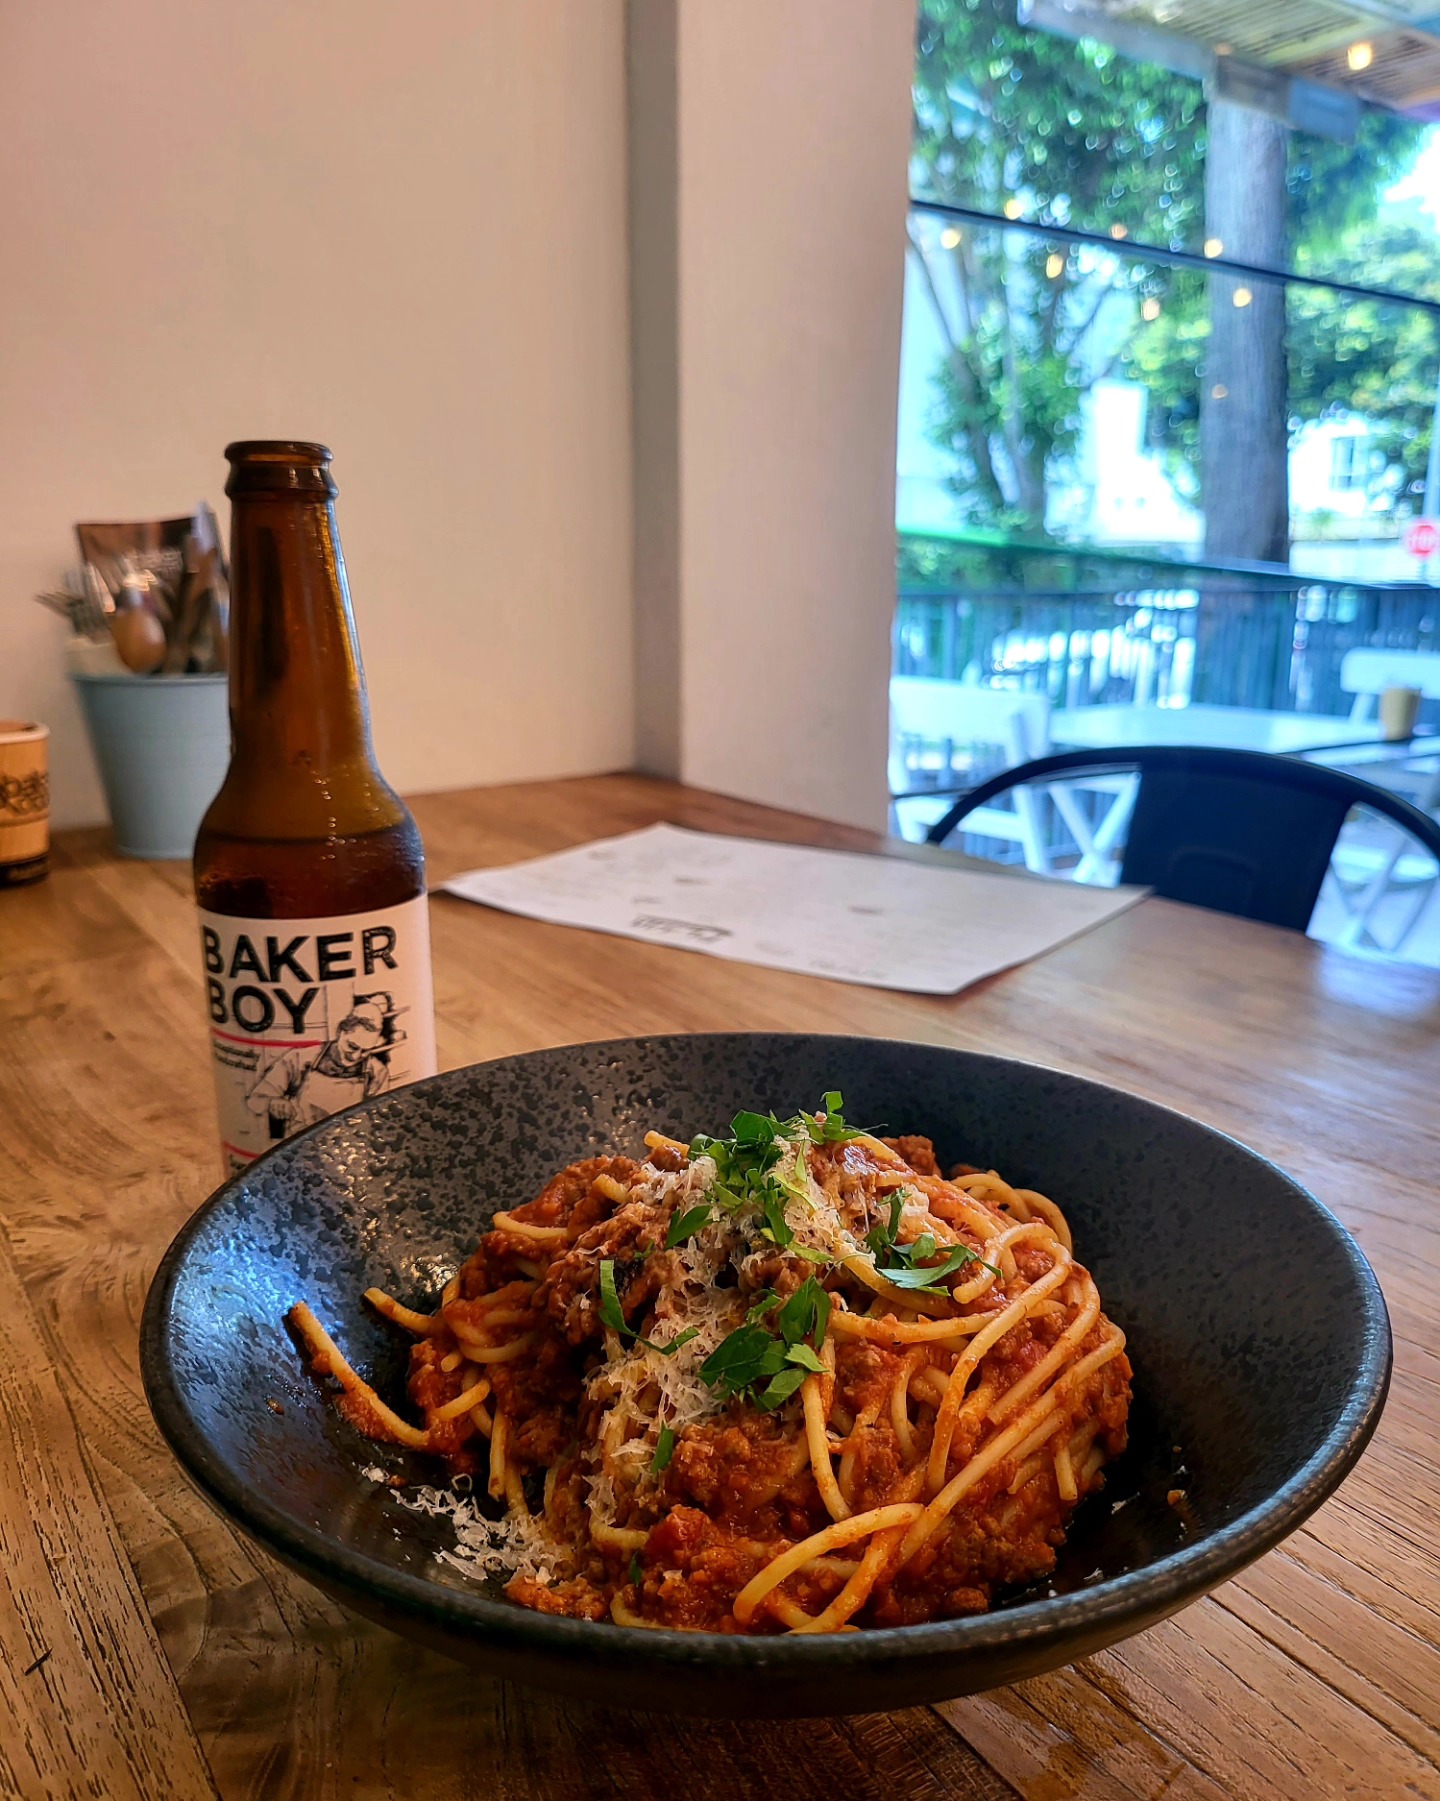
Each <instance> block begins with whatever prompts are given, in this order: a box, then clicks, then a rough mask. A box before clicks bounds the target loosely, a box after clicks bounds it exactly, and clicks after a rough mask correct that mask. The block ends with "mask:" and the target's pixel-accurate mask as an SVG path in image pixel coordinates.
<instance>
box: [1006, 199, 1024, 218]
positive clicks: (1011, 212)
mask: <svg viewBox="0 0 1440 1801" xmlns="http://www.w3.org/2000/svg"><path fill="white" fill-rule="evenodd" d="M1024 211H1025V208H1024V205H1023V204H1022V203H1021V202H1020V201H1018V200H1015V199H1010V200H1007V201H1006V202H1005V217H1006V218H1007V219H1018V218H1019V217H1020V215H1021V213H1023V212H1024Z"/></svg>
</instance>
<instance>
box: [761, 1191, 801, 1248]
mask: <svg viewBox="0 0 1440 1801" xmlns="http://www.w3.org/2000/svg"><path fill="white" fill-rule="evenodd" d="M760 1212H761V1215H762V1217H763V1218H764V1221H765V1224H764V1225H763V1226H762V1227H761V1232H762V1235H763V1236H764V1237H766V1238H768V1239H769V1240H770V1242H771V1243H772V1244H778V1245H779V1247H780V1249H781V1250H782V1251H784V1250H788V1249H789V1248H790V1246H791V1245H792V1244H794V1242H795V1234H794V1233H793V1232H792V1231H791V1229H790V1227H789V1225H788V1223H787V1222H786V1219H785V1198H784V1196H783V1195H782V1194H781V1193H780V1192H779V1190H778V1189H775V1188H765V1189H762V1191H761V1194H760Z"/></svg>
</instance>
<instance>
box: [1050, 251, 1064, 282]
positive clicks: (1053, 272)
mask: <svg viewBox="0 0 1440 1801" xmlns="http://www.w3.org/2000/svg"><path fill="white" fill-rule="evenodd" d="M1045 273H1046V274H1047V275H1048V276H1049V277H1050V279H1051V281H1055V280H1056V279H1057V278H1058V277H1059V276H1061V275H1063V274H1064V273H1065V258H1064V257H1063V256H1061V254H1060V252H1059V251H1058V250H1052V251H1051V252H1050V254H1049V256H1047V257H1046V259H1045Z"/></svg>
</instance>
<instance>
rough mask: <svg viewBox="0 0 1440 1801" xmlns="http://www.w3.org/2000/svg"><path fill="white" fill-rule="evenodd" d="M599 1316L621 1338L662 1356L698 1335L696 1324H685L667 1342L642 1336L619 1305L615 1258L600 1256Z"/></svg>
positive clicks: (673, 1351) (671, 1353)
mask: <svg viewBox="0 0 1440 1801" xmlns="http://www.w3.org/2000/svg"><path fill="white" fill-rule="evenodd" d="M600 1317H601V1319H602V1320H604V1322H605V1324H606V1325H607V1326H608V1327H609V1328H610V1330H611V1331H612V1332H615V1333H618V1334H619V1336H620V1337H621V1338H633V1339H634V1340H635V1342H636V1344H638V1345H643V1346H644V1347H645V1349H646V1350H647V1351H658V1352H659V1353H660V1355H661V1356H662V1357H673V1356H674V1354H675V1353H676V1351H678V1350H679V1349H680V1347H681V1345H685V1344H689V1342H690V1340H691V1339H692V1338H698V1337H699V1336H700V1328H699V1327H698V1326H687V1327H686V1328H685V1330H684V1331H683V1332H681V1333H678V1334H677V1335H676V1336H675V1337H674V1338H672V1339H671V1340H670V1342H669V1344H656V1343H655V1341H654V1340H653V1339H650V1338H642V1337H641V1336H640V1334H639V1333H638V1332H637V1331H636V1330H635V1328H634V1327H633V1326H631V1325H627V1324H626V1320H625V1314H624V1312H623V1311H622V1309H621V1306H620V1295H619V1291H618V1290H617V1289H616V1287H615V1259H614V1258H613V1257H602V1258H601V1260H600Z"/></svg>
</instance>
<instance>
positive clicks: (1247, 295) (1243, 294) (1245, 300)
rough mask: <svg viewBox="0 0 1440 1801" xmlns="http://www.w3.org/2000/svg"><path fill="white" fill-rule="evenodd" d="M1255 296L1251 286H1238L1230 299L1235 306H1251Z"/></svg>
mask: <svg viewBox="0 0 1440 1801" xmlns="http://www.w3.org/2000/svg"><path fill="white" fill-rule="evenodd" d="M1254 298H1255V296H1254V295H1253V294H1252V293H1251V292H1250V290H1249V288H1236V290H1235V292H1234V293H1233V294H1232V295H1231V296H1230V299H1231V301H1232V303H1233V304H1234V305H1235V306H1249V304H1250V302H1251V301H1252V300H1253V299H1254Z"/></svg>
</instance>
